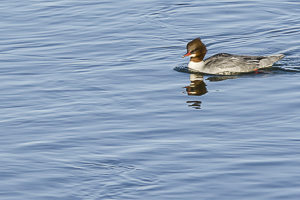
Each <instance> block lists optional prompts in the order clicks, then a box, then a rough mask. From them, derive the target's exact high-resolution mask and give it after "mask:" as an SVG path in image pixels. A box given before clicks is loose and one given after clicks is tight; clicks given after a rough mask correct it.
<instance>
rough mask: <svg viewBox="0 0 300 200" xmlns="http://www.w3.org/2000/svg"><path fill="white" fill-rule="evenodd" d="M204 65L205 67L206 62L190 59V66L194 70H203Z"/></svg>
mask: <svg viewBox="0 0 300 200" xmlns="http://www.w3.org/2000/svg"><path fill="white" fill-rule="evenodd" d="M203 67H204V62H203V61H201V62H193V61H190V62H189V64H188V68H189V69H191V70H192V71H198V72H203Z"/></svg>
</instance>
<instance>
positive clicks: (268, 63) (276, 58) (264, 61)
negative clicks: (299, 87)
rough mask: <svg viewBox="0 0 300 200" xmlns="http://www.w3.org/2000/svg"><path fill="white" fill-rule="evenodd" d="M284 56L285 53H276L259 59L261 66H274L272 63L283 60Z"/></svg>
mask: <svg viewBox="0 0 300 200" xmlns="http://www.w3.org/2000/svg"><path fill="white" fill-rule="evenodd" d="M282 58H284V55H283V54H276V55H272V56H268V57H266V58H264V59H261V60H260V61H259V63H260V68H266V67H272V65H273V64H274V63H276V62H277V61H279V60H281V59H282Z"/></svg>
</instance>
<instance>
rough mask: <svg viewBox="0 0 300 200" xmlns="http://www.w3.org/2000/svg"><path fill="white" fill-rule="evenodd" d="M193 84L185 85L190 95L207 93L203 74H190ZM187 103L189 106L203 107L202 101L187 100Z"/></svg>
mask: <svg viewBox="0 0 300 200" xmlns="http://www.w3.org/2000/svg"><path fill="white" fill-rule="evenodd" d="M190 81H191V84H190V85H189V86H185V87H183V88H185V90H186V92H187V94H188V95H192V96H201V95H204V94H206V93H207V89H206V84H205V83H204V81H203V76H202V75H198V74H190ZM186 103H188V104H190V105H188V106H189V107H193V108H195V109H201V103H202V102H201V101H187V102H186Z"/></svg>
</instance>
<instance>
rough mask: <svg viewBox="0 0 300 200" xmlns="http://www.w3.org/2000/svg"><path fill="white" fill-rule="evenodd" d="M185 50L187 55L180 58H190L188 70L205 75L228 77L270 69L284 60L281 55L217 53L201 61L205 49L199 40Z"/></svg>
mask: <svg viewBox="0 0 300 200" xmlns="http://www.w3.org/2000/svg"><path fill="white" fill-rule="evenodd" d="M186 48H187V53H186V54H184V55H183V56H182V58H184V57H187V56H189V57H190V61H189V64H188V69H189V70H190V71H192V72H200V73H205V74H219V75H230V74H236V73H247V72H255V71H257V70H258V69H262V68H268V67H272V66H273V64H274V63H275V62H277V61H279V60H281V59H282V58H284V55H283V54H276V55H271V56H247V55H233V54H228V53H219V54H216V55H214V56H211V57H209V58H207V59H205V60H203V59H204V57H205V54H206V52H207V49H206V46H205V44H203V42H202V41H201V39H200V38H196V39H194V40H192V41H190V42H189V43H188V44H187V46H186Z"/></svg>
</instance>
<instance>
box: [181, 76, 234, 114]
mask: <svg viewBox="0 0 300 200" xmlns="http://www.w3.org/2000/svg"><path fill="white" fill-rule="evenodd" d="M235 78H237V76H212V77H208V78H207V79H206V80H208V81H210V82H216V81H224V80H227V79H235ZM190 81H191V84H190V85H189V86H185V87H183V88H185V90H186V92H187V94H188V95H190V96H202V95H204V94H206V93H207V92H208V91H207V88H206V86H207V85H206V84H205V82H204V80H203V75H200V74H190ZM186 103H187V104H189V105H188V106H189V107H193V108H195V109H201V103H202V102H201V101H187V102H186Z"/></svg>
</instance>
